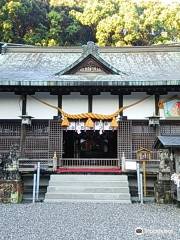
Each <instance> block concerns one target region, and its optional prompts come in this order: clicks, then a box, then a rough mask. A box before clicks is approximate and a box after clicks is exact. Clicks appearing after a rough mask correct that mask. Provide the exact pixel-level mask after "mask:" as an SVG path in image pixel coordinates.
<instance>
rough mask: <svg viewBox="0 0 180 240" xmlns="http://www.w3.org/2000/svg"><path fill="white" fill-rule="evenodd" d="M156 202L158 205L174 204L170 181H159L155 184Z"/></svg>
mask: <svg viewBox="0 0 180 240" xmlns="http://www.w3.org/2000/svg"><path fill="white" fill-rule="evenodd" d="M155 201H156V203H172V201H173V199H172V194H171V182H170V181H157V182H156V183H155Z"/></svg>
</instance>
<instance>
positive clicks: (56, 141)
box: [49, 120, 63, 159]
mask: <svg viewBox="0 0 180 240" xmlns="http://www.w3.org/2000/svg"><path fill="white" fill-rule="evenodd" d="M49 129H50V131H49V158H52V157H53V155H54V152H56V153H57V157H58V158H59V159H61V158H62V150H63V149H62V142H63V130H62V128H61V125H60V123H59V122H58V121H56V120H50V121H49Z"/></svg>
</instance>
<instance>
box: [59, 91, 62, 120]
mask: <svg viewBox="0 0 180 240" xmlns="http://www.w3.org/2000/svg"><path fill="white" fill-rule="evenodd" d="M58 107H59V108H62V95H58ZM58 116H61V113H60V112H59V111H58Z"/></svg>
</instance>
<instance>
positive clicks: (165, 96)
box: [159, 92, 180, 119]
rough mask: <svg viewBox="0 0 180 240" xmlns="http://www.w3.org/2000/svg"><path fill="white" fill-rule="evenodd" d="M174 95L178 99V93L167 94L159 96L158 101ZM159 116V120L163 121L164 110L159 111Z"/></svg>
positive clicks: (179, 94) (179, 93)
mask: <svg viewBox="0 0 180 240" xmlns="http://www.w3.org/2000/svg"><path fill="white" fill-rule="evenodd" d="M174 95H178V96H179V97H180V92H169V93H168V94H167V95H160V98H159V99H160V100H166V99H167V98H170V97H173V96H174ZM159 115H160V117H161V119H165V116H164V109H159Z"/></svg>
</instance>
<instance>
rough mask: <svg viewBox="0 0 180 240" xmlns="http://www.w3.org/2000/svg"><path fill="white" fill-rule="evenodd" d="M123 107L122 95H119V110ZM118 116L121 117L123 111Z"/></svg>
mask: <svg viewBox="0 0 180 240" xmlns="http://www.w3.org/2000/svg"><path fill="white" fill-rule="evenodd" d="M121 107H123V95H122V94H121V95H119V108H121ZM120 116H123V111H122V112H120Z"/></svg>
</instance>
